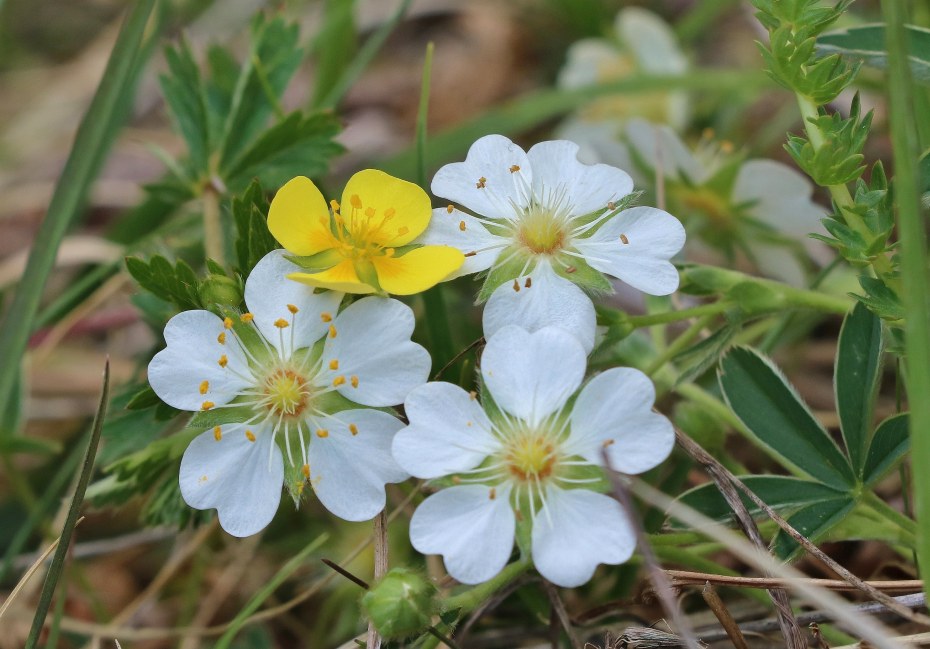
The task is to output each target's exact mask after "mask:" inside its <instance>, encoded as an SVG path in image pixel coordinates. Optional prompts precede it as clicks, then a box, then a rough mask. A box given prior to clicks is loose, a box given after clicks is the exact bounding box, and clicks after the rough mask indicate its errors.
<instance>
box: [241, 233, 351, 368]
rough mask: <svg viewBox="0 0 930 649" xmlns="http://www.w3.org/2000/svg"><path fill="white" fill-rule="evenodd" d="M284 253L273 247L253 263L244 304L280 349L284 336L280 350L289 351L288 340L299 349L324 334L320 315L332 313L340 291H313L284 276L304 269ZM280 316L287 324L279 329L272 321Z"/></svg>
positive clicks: (325, 327)
mask: <svg viewBox="0 0 930 649" xmlns="http://www.w3.org/2000/svg"><path fill="white" fill-rule="evenodd" d="M285 254H287V253H286V252H285V251H284V250H272V251H271V252H269V253H268V254H267V255H265V256H264V257H262V259H261V261H259V262H258V263H257V264H255V268H253V269H252V273H251V274H250V275H249V278H248V279H247V280H246V282H245V304H246V306H247V307H248V308H249V311H250V312H251V313H252V315H253V316H255V320H254V322H255V324H256V326H258V329H259V331H261V332H262V334H263V335H264V336H265V338H266V339H267V340H268V342H270V343H271V344H272V345H274V346H275V348H277V349H281V341H282V340H283V343H284V349H283V350H281V351H283V352H284V353H285V354H286V355H290V354H291V352H292V351H293V350H292V349H291V340H293V342H294V349H301V348H303V347H310V346H311V345H313V343H315V342H316V341H318V340H319V339H320V338H322V337H323V336H324V335H326V331H327V329H328V328H329V325H328V324H327V323H325V322H323V320H322V318H321V317H320V315H321V314H322V313H329V314H330V315H335V314H336V311H337V310H338V309H339V303H340V302H342V297H343V294H342V293H339V292H337V291H321V292H319V293H314V289H313V287H312V286H307V285H306V284H301V283H300V282H295V281H294V280H290V279H287V275H288V274H289V273H296V272H302V271H303V270H304V269H302V268H301V267H300V266H297V265H296V264H292V263H291V262H289V261H288V260H287V259H285V258H284V255H285ZM289 306H294V307H296V308H297V313H296V314H292V313H291V312H290V310H289V308H288V307H289ZM282 318H283V319H284V320H285V322H287V323H289V326H288V327H285V328H283V329H279V328H278V327H276V326H275V325H274V323H275V321H277V320H279V319H282Z"/></svg>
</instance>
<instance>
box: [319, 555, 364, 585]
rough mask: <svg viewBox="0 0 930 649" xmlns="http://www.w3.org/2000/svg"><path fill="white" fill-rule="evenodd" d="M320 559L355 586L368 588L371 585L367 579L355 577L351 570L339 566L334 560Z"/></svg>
mask: <svg viewBox="0 0 930 649" xmlns="http://www.w3.org/2000/svg"><path fill="white" fill-rule="evenodd" d="M320 561H322V562H323V563H325V564H326V565H327V566H329V567H330V568H332V569H333V570H335V571H336V572H338V573H339V574H340V575H342V576H343V577H345V578H346V579H348V580H349V581H351V582H352V583H353V584H355V585H356V586H360V587H362V588H364V589H365V590H368V589H369V588H371V585H370V584H369V583H368V582H367V581H365V580H364V579H362V578H361V577H356V576H355V575H353V574H352V573H351V572H349V571H348V570H346V569H345V568H343V567H342V566H340V565H339V564H338V563H336V562H335V561H332V560H330V559H320Z"/></svg>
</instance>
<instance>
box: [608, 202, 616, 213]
mask: <svg viewBox="0 0 930 649" xmlns="http://www.w3.org/2000/svg"><path fill="white" fill-rule="evenodd" d="M607 209H608V210H610V211H611V212H613V211H614V210H615V209H617V204H616V203H614V202H613V201H607Z"/></svg>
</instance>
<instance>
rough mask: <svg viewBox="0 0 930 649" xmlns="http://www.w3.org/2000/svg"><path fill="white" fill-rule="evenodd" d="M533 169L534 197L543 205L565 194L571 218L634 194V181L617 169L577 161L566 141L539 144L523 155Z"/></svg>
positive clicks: (575, 148) (575, 149) (572, 145)
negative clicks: (550, 198) (551, 198)
mask: <svg viewBox="0 0 930 649" xmlns="http://www.w3.org/2000/svg"><path fill="white" fill-rule="evenodd" d="M526 155H527V157H529V159H530V164H531V165H532V167H533V194H534V195H535V196H536V197H537V198H538V199H539V200H541V201H542V202H543V203H544V204H549V200H547V199H548V197H550V196H553V195H560V194H561V193H562V192H565V199H564V200H565V201H566V202H567V203H568V204H569V205H570V206H571V214H572V215H577V216H581V215H584V214H589V213H591V212H593V211H594V210H597V209H604V208H606V207H607V203H609V202H611V201H617V200H619V199H621V198H623V197H624V196H626V195H627V194H629V193H630V192H631V191H633V179H632V178H630V175H629V174H628V173H627V172H625V171H623V170H621V169H617V168H616V167H611V166H609V165H605V164H595V165H586V164H582V163H581V162H579V160H578V145H577V144H575V143H574V142H569V141H568V140H553V141H551V142H540V143H539V144H537V145H535V146H534V147H533V148H532V149H530V150H529V152H528V153H527V154H526Z"/></svg>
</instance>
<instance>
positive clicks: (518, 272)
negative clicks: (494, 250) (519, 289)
mask: <svg viewBox="0 0 930 649" xmlns="http://www.w3.org/2000/svg"><path fill="white" fill-rule="evenodd" d="M497 258H498V259H499V260H500V259H502V260H504V262H503V263H496V264H495V265H494V266H492V267H491V269H490V270H489V271H488V274H487V276H486V277H485V279H484V284H483V285H482V286H481V290H480V291H479V292H478V299H477V300H476V302H477V303H478V304H481V303H482V302H485V301H487V299H488V298H489V297H491V294H492V293H493V292H494V291H495V290H496V289H497V287H499V286H501V285H502V284H505V283H509V282H513V281H514V280H515V279H516V278H518V277H521V276H522V275H523V273H524V269H528V270H532V255H531V254H530V252H529V251H528V250H526V248H524V247H523V246H521V245H519V244H514V245H512V246H508V247H507V248H504V250H502V251H501V253H500V255H498V257H497Z"/></svg>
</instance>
